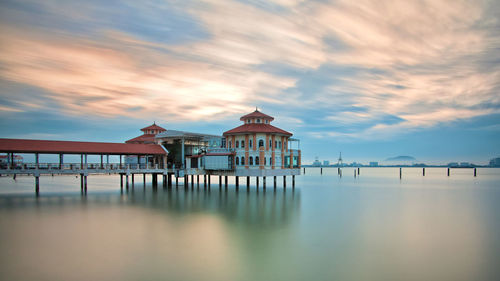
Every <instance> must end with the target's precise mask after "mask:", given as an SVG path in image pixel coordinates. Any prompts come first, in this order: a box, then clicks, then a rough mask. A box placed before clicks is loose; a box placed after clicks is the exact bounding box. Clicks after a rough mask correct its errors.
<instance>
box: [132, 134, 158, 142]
mask: <svg viewBox="0 0 500 281" xmlns="http://www.w3.org/2000/svg"><path fill="white" fill-rule="evenodd" d="M154 142H155V135H154V134H144V135H142V136H138V137H135V138H133V139H129V140H128V141H125V143H154Z"/></svg>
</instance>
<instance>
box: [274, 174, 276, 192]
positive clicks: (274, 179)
mask: <svg viewBox="0 0 500 281" xmlns="http://www.w3.org/2000/svg"><path fill="white" fill-rule="evenodd" d="M274 189H276V176H274Z"/></svg>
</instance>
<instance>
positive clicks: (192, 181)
mask: <svg viewBox="0 0 500 281" xmlns="http://www.w3.org/2000/svg"><path fill="white" fill-rule="evenodd" d="M191 189H194V175H191Z"/></svg>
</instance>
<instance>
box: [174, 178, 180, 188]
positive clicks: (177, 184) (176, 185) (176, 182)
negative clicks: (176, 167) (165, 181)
mask: <svg viewBox="0 0 500 281" xmlns="http://www.w3.org/2000/svg"><path fill="white" fill-rule="evenodd" d="M178 187H179V177H178V176H177V175H175V188H178Z"/></svg>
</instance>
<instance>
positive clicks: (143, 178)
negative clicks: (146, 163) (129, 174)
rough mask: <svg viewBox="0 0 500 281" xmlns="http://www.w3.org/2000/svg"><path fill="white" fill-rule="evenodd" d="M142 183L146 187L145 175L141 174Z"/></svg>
mask: <svg viewBox="0 0 500 281" xmlns="http://www.w3.org/2000/svg"><path fill="white" fill-rule="evenodd" d="M142 183H143V185H144V186H146V174H145V173H144V174H142Z"/></svg>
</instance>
